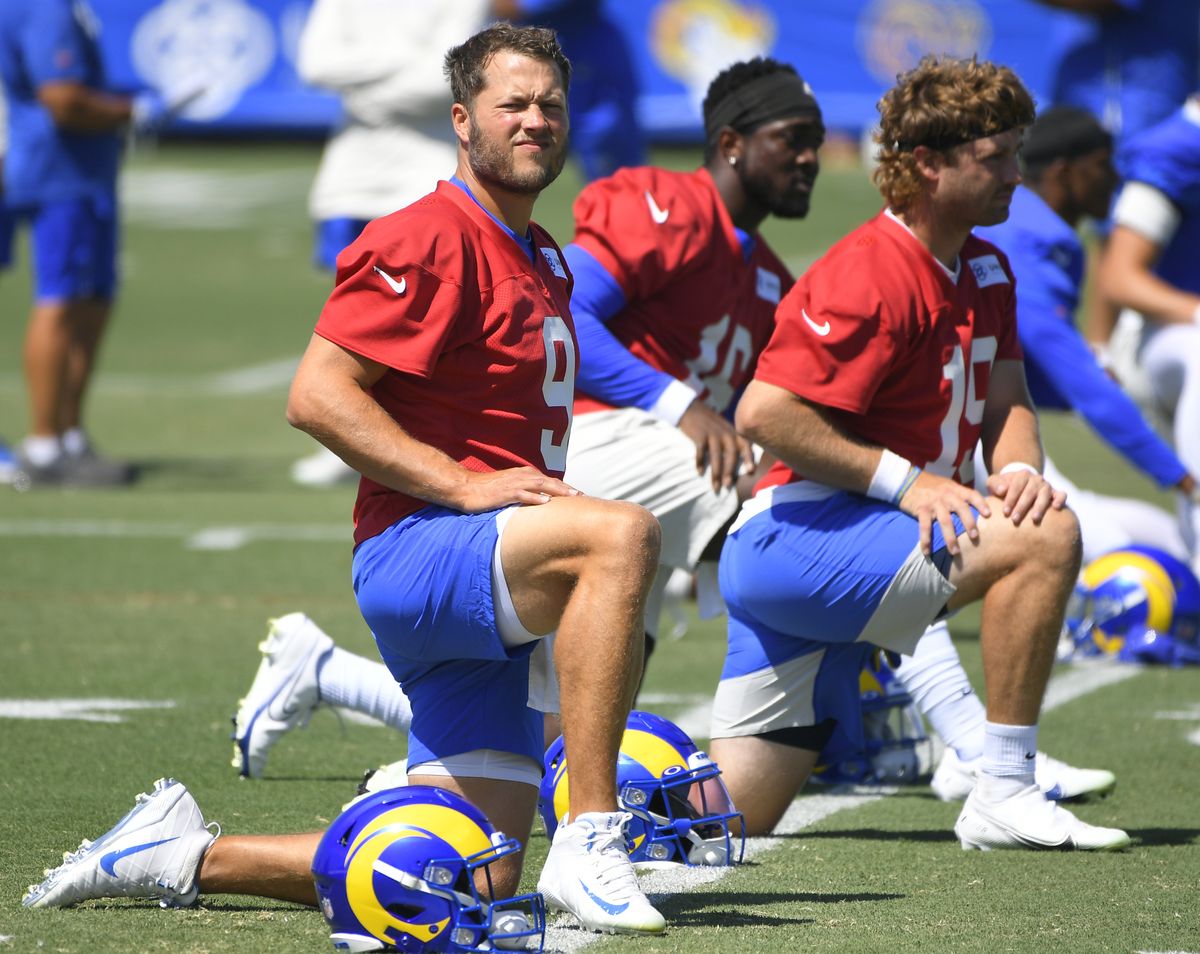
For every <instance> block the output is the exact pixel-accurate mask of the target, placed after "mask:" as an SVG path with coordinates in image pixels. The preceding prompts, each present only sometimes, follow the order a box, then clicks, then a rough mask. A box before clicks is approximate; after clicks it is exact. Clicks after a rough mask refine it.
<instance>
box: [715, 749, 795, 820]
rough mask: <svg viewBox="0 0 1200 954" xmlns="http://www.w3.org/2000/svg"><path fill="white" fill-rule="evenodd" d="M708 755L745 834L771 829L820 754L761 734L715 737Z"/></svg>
mask: <svg viewBox="0 0 1200 954" xmlns="http://www.w3.org/2000/svg"><path fill="white" fill-rule="evenodd" d="M709 754H710V755H711V756H712V760H713V761H714V762H716V763H717V765H719V766H720V767H721V778H722V780H723V781H724V782H725V787H726V788H727V789H729V797H730V800H731V801H732V802H733V804H734V807H735V808H736V809H737V810H738V811H740V812H741V813H742V815H743V817H744V818H745V820H746V821H745V834H746V835H766V834H769V833H770V832H771V830H772V829H773V828H774V827H775V826H776V825H777V824H778V823H779V820H780V819H781V818H783V813H784V812H786V811H787V808H788V806H789V805H790V804H791V803H792V799H794V798H795V797H796V795H797V793H798V792H799V791H800V789H801V788H802V787H803V786H804V783H805V782H806V781H808V777H809V775H811V774H812V770H813V767H814V766H815V765H816V764H817V755H818V753H817V752H814V751H812V750H810V749H801V748H795V747H794V746H790V745H783V744H782V743H779V742H771V741H769V740H767V739H764V738H761V737H759V736H742V737H738V738H727V739H713V740H712V744H711V745H710V746H709Z"/></svg>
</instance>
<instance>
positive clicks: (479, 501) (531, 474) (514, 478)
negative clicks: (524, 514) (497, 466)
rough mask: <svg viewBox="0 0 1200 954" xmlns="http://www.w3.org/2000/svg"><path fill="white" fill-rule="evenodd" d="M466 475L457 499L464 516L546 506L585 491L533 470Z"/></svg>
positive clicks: (525, 468)
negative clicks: (521, 507)
mask: <svg viewBox="0 0 1200 954" xmlns="http://www.w3.org/2000/svg"><path fill="white" fill-rule="evenodd" d="M465 473H466V478H465V481H464V485H463V487H462V488H461V491H460V493H459V495H458V497H459V499H458V509H459V510H461V511H463V512H464V513H484V512H486V511H488V510H496V509H498V508H500V507H508V506H511V505H512V504H529V505H537V504H544V503H549V502H550V500H551V499H552V498H554V497H581V496H583V491H581V490H576V489H575V488H574V487H572V486H571V485H570V484H565V483H563V482H562V481H561V480H559V479H558V478H556V477H547V476H546V475H545V474H543V473H542V472H541V471H540V470H537V469H536V468H534V467H511V468H508V469H506V470H494V471H490V472H488V473H482V474H481V473H476V472H474V471H466V472H465Z"/></svg>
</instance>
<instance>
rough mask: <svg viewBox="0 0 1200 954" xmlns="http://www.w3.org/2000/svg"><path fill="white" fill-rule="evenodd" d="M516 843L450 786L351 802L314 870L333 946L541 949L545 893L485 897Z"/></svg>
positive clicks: (323, 842) (349, 948) (327, 834)
mask: <svg viewBox="0 0 1200 954" xmlns="http://www.w3.org/2000/svg"><path fill="white" fill-rule="evenodd" d="M518 851H520V845H519V844H518V843H517V841H516V839H514V838H506V837H505V836H504V835H503V834H502V833H500V832H498V831H496V830H495V829H494V828H493V827H492V825H491V824H490V823H489V822H488V820H487V818H485V817H484V815H483V812H481V811H479V809H477V808H476V807H475V806H474V805H472V804H471V803H470V802H468V801H467V800H466V799H465V798H462V797H460V796H458V795H456V794H454V793H453V792H447V791H444V790H442V789H439V788H432V787H430V786H426V785H411V786H408V787H405V788H393V789H388V790H386V791H382V792H376V793H374V794H372V795H368V796H367V797H365V798H362V799H359V800H358V801H355V802H353V803H351V804H350V805H349V806H347V808H346V810H345V811H343V812H342V813H341V814H340V815H339V816H338V817H337V818H336V819H334V822H333V824H332V825H330V826H329V829H328V830H327V831H326V832H325V834H324V836H323V837H322V838H321V841H320V844H319V845H318V846H317V852H316V855H315V856H314V857H313V865H312V870H313V877H314V879H315V880H316V885H317V900H318V904H319V906H320V908H321V913H322V914H324V915H325V919H326V920H327V921H328V922H329V926H330V928H331V934H330V938H331V940H332V941H333V946H334V947H335V948H337V949H338V950H346V951H381V950H389V951H390V950H398V951H495V950H497V949H514V948H518V949H526V945H527V944H531V943H532V942H535V941H536V947H535V948H534V949H536V950H539V951H540V950H541V949H542V942H543V939H544V936H545V928H546V914H545V908H544V907H543V904H542V899H541V896H540V895H537V894H527V895H522V896H520V897H516V898H509V899H506V900H503V901H488V900H487V899H486V898H485V897H484V896H483V895H481V894H480V891H479V887H478V884H477V880H476V879H477V877H479V879H480V881H479V883H482V884H485V885H486V892H487V894H488V895H489V896H490V895H491V894H492V887H491V876H490V874H489V873H488V865H489V864H491V863H492V862H493V861H496V860H497V859H499V858H503V857H505V856H506V855H511V854H513V853H515V852H518Z"/></svg>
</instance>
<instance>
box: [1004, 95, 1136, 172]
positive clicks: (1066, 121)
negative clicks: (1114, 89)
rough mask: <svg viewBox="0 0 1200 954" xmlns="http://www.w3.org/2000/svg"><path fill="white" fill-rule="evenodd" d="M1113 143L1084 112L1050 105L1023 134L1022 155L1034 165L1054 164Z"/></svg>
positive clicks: (1108, 147)
mask: <svg viewBox="0 0 1200 954" xmlns="http://www.w3.org/2000/svg"><path fill="white" fill-rule="evenodd" d="M1112 144H1113V139H1112V135H1111V134H1110V133H1109V132H1108V130H1106V129H1105V128H1104V127H1103V126H1101V125H1100V122H1099V120H1097V119H1096V117H1095V116H1093V115H1092V114H1091V113H1089V112H1088V111H1087V110H1084V109H1079V108H1077V107H1075V106H1053V107H1051V108H1050V109H1047V110H1045V111H1044V112H1043V113H1042V114H1041V115H1040V116H1038V118H1037V121H1036V122H1035V123H1034V124H1033V125H1032V126H1030V127H1029V131H1028V132H1027V133H1025V143H1024V145H1023V146H1022V147H1021V156H1022V157H1023V158H1024V159H1025V161H1026V162H1032V163H1035V164H1036V163H1039V162H1053V161H1054V160H1055V159H1075V158H1078V157H1079V156H1086V155H1087V154H1088V153H1091V152H1097V151H1099V150H1101V149H1111V148H1112Z"/></svg>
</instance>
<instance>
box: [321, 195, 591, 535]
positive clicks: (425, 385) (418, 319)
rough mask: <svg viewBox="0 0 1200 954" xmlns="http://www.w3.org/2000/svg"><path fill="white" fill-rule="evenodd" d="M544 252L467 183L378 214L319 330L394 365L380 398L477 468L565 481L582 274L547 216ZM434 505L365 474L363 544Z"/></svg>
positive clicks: (347, 254) (357, 526)
mask: <svg viewBox="0 0 1200 954" xmlns="http://www.w3.org/2000/svg"><path fill="white" fill-rule="evenodd" d="M530 234H531V236H532V238H533V241H534V244H535V246H536V251H535V254H534V256H533V259H534V260H533V261H530V259H529V255H528V254H527V253H526V251H525V249H523V248H522V247H521V246H520V245H519V244H518V243H517V242H516V241H515V240H514V239H513V237H512V236H511V235H509V234H508V233H506V232H505V231H504V230H503V229H502V228H501V227H500V226H499V225H498V224H497V223H496V222H495V221H494V220H493V219H492V218H491V217H490V216H489V215H488V214H487V213H486V212H485V211H484V210H483V209H482V208H481V207H480V206H479V205H478V204H476V202H475V201H474V200H473V199H472V198H471V196H470V195H468V194H467V193H466V192H464V191H463V190H462V189H461V188H459V187H458V186H456V185H453V184H451V183H449V182H439V183H438V186H437V190H436V191H435V192H433V193H431V194H430V195H427V196H425V197H424V198H423V199H419V200H418V201H416V202H414V203H413V204H412V205H410V206H408V207H407V208H404V209H401V210H400V211H399V212H393V213H392V214H391V215H387V216H384V217H383V218H380V219H376V220H375V221H374V222H372V223H371V224H370V225H368V226H367V228H366V229H365V230H364V231H363V233H362V235H361V236H359V238H358V239H357V240H356V241H355V242H354V243H353V244H351V245H350V246H348V247H347V248H346V249H345V250H343V252H342V253H341V255H339V256H338V269H337V284H336V287H335V288H334V291H333V294H332V295H331V296H330V297H329V301H328V302H326V304H325V308H324V310H323V311H322V312H321V317H320V319H319V320H318V321H317V328H316V331H317V334H319V335H320V336H321V337H323V338H326V339H328V340H329V341H331V342H333V343H334V344H337V345H340V346H341V347H343V348H345V349H346V350H347V351H352V352H354V353H355V354H359V355H362V356H364V357H366V358H370V359H371V360H372V361H377V362H379V363H380V364H384V365H387V367H388V368H389V369H391V370H389V371H388V372H387V373H386V374H384V376H383V377H382V378H380V380H379V381H378V383H376V385H375V386H374V388H372V391H371V394H372V396H373V397H374V398H375V400H376V401H378V402H379V404H380V406H381V407H383V409H384V410H386V411H387V412H388V414H390V415H391V416H392V417H393V418H395V420H396V421H397V422H399V424H400V425H401V427H403V428H404V429H405V431H407V432H408V433H409V434H410V435H411V436H412V437H414V438H416V439H417V440H419V441H422V442H423V443H426V444H430V445H432V446H433V447H436V448H438V449H439V450H441V451H443V452H444V453H445V454H447V455H448V456H450V457H451V458H453V459H454V460H456V461H458V462H459V463H460V464H462V465H463V466H464V467H466V468H468V469H470V470H475V471H480V472H487V471H493V470H502V469H504V468H507V467H519V466H522V465H529V466H532V467H536V468H537V469H538V470H540V471H542V472H543V473H545V474H549V475H552V476H554V477H561V476H562V473H563V468H564V467H565V466H566V454H567V437H568V435H569V433H570V429H571V406H572V398H573V394H574V389H575V363H576V347H575V328H574V325H573V324H572V322H571V314H570V310H569V307H568V302H569V301H570V295H571V278H570V273H569V272H568V271H567V270H566V268H565V266H564V264H563V259H562V255H561V253H560V251H559V248H558V246H557V245H556V244H555V243H554V240H553V239H552V238H550V236H549V235H548V234H547V233H546V232H545V231H543V230H542V229H541V228H539V227H538V226H536V225H531V226H530ZM424 506H426V501H423V500H420V499H418V498H415V497H411V496H409V495H407V494H402V493H399V492H397V491H394V490H391V489H389V488H387V487H384V486H382V485H381V484H377V483H375V482H374V481H372V480H368V479H367V478H365V477H364V478H363V479H362V480H361V481H360V483H359V489H358V500H357V501H356V503H355V506H354V540H355V543H361V542H362V541H363V540H365V539H368V538H369V537H372V536H374V535H376V534H378V533H380V532H381V531H383V530H384V529H386V528H387V527H389V526H390V525H391V524H393V523H395V522H396V521H397V520H399V519H401V518H402V517H405V516H407V515H408V514H410V513H413V512H414V511H416V510H419V509H420V508H422V507H424Z"/></svg>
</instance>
